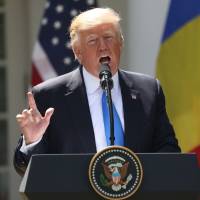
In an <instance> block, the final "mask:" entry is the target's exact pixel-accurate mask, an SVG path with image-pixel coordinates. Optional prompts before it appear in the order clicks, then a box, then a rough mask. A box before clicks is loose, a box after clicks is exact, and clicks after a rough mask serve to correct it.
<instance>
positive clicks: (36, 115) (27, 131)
mask: <svg viewBox="0 0 200 200" xmlns="http://www.w3.org/2000/svg"><path fill="white" fill-rule="evenodd" d="M27 96H28V103H29V107H30V109H29V110H28V109H25V110H23V112H22V113H21V114H17V116H16V119H17V122H18V124H19V126H20V130H21V132H22V134H23V135H24V139H25V143H26V144H31V143H33V142H36V141H37V140H39V139H40V138H41V137H42V136H43V134H44V133H45V131H46V129H47V127H48V125H49V122H50V118H51V116H52V114H53V112H54V108H48V109H47V110H46V112H45V115H44V117H43V116H42V115H41V114H40V112H39V111H38V109H37V105H36V103H35V99H34V97H33V94H32V93H31V92H28V93H27Z"/></svg>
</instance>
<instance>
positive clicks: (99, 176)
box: [89, 146, 143, 200]
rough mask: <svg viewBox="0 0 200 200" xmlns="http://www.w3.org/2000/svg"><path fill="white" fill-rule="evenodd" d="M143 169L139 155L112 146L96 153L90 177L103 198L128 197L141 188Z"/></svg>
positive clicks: (113, 199)
mask: <svg viewBox="0 0 200 200" xmlns="http://www.w3.org/2000/svg"><path fill="white" fill-rule="evenodd" d="M142 177H143V170H142V165H141V163H140V160H139V159H138V157H137V155H136V154H135V153H133V152H132V151H131V150H129V149H128V148H125V147H121V146H110V147H107V148H105V149H104V150H102V151H100V152H98V153H97V154H95V155H94V157H93V158H92V160H91V162H90V166H89V179H90V183H91V185H92V187H93V188H94V190H95V191H96V192H97V193H98V194H99V195H100V196H102V197H103V198H105V199H111V200H117V199H118V200H119V199H126V198H128V197H130V196H131V195H133V194H134V193H135V192H136V191H137V190H138V188H139V186H140V184H141V181H142Z"/></svg>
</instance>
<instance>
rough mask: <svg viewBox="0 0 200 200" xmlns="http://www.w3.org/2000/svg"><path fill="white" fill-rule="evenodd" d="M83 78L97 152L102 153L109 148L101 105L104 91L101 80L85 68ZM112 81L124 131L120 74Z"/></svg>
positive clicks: (113, 97)
mask: <svg viewBox="0 0 200 200" xmlns="http://www.w3.org/2000/svg"><path fill="white" fill-rule="evenodd" d="M83 78H84V81H85V86H86V92H87V97H88V103H89V108H90V114H91V118H92V125H93V130H94V136H95V142H96V149H97V151H100V150H102V149H103V148H105V147H106V146H107V142H106V134H105V129H104V122H103V113H102V105H101V98H102V93H103V90H102V89H101V86H100V80H99V78H97V77H96V76H93V75H92V74H90V73H89V72H88V71H87V70H86V69H85V68H83ZM112 79H113V89H112V91H111V95H112V101H113V104H114V105H115V107H116V110H117V112H118V115H119V118H120V120H121V123H122V128H123V130H124V117H123V116H124V113H123V106H122V95H121V89H120V85H119V76H118V73H116V74H115V75H114V76H113V77H112Z"/></svg>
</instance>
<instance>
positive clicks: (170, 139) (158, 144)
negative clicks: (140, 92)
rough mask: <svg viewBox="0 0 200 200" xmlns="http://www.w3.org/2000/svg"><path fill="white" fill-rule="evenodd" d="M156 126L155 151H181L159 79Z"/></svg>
mask: <svg viewBox="0 0 200 200" xmlns="http://www.w3.org/2000/svg"><path fill="white" fill-rule="evenodd" d="M157 86H158V87H157V95H156V127H155V132H154V138H153V148H154V149H153V151H154V152H180V151H181V149H180V147H179V145H178V141H177V139H176V137H175V132H174V129H173V127H172V125H171V123H170V121H169V118H168V116H167V112H166V107H165V97H164V94H163V90H162V88H161V86H160V84H159V81H157Z"/></svg>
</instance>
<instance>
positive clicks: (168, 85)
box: [156, 0, 200, 155]
mask: <svg viewBox="0 0 200 200" xmlns="http://www.w3.org/2000/svg"><path fill="white" fill-rule="evenodd" d="M156 76H157V77H158V79H159V80H160V81H161V84H162V86H163V89H164V91H165V95H166V103H167V112H168V114H169V117H170V120H171V122H172V123H173V125H174V128H175V131H176V135H177V137H178V139H179V144H180V146H181V148H182V151H183V152H198V154H199V155H200V1H199V0H181V1H179V0H173V1H171V3H170V6H169V11H168V16H167V19H166V25H165V29H164V33H163V37H162V44H161V47H160V52H159V55H158V60H157V69H156Z"/></svg>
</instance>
